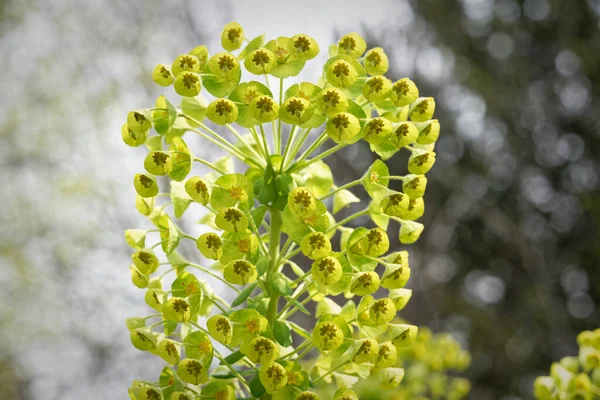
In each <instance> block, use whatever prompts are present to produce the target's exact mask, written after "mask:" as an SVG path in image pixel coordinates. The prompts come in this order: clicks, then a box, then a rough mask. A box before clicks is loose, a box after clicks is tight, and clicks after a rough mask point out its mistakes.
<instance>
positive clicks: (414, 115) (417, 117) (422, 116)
mask: <svg viewBox="0 0 600 400" xmlns="http://www.w3.org/2000/svg"><path fill="white" fill-rule="evenodd" d="M434 111H435V100H434V99H433V97H420V98H418V99H417V100H416V101H415V102H414V103H412V104H411V105H410V110H409V112H408V115H409V117H410V119H411V120H413V121H415V122H423V121H427V120H430V119H431V117H433V113H434Z"/></svg>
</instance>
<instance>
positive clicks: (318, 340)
mask: <svg viewBox="0 0 600 400" xmlns="http://www.w3.org/2000/svg"><path fill="white" fill-rule="evenodd" d="M312 338H313V343H314V344H315V346H316V347H317V348H318V349H319V350H321V351H331V350H335V349H337V348H338V347H340V346H341V345H342V343H344V332H343V331H342V328H341V327H340V326H338V325H337V324H336V323H335V322H333V321H323V322H318V323H317V325H315V328H314V329H313V333H312Z"/></svg>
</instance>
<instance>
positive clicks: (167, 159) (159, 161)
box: [144, 151, 173, 175]
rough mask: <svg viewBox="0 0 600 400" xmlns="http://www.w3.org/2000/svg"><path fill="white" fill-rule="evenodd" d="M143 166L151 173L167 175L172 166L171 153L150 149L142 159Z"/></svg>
mask: <svg viewBox="0 0 600 400" xmlns="http://www.w3.org/2000/svg"><path fill="white" fill-rule="evenodd" d="M144 168H145V169H146V171H148V172H149V173H151V174H153V175H167V174H168V173H169V172H171V170H172V168H173V161H172V159H171V155H170V154H169V153H168V152H166V151H151V152H150V153H148V154H147V155H146V158H145V159H144Z"/></svg>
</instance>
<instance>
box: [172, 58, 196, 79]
mask: <svg viewBox="0 0 600 400" xmlns="http://www.w3.org/2000/svg"><path fill="white" fill-rule="evenodd" d="M171 72H172V73H173V75H175V76H177V75H179V74H180V73H182V72H200V61H199V60H198V58H197V57H196V56H194V55H192V54H181V55H179V56H177V58H176V59H175V61H173V64H172V65H171Z"/></svg>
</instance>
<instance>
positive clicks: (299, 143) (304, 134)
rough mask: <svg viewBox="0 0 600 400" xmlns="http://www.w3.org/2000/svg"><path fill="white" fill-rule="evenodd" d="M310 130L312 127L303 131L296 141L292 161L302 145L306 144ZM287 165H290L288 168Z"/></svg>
mask: <svg viewBox="0 0 600 400" xmlns="http://www.w3.org/2000/svg"><path fill="white" fill-rule="evenodd" d="M310 131H312V128H308V129H305V130H304V132H302V135H301V136H300V139H298V140H296V143H294V147H293V148H292V157H291V159H290V162H291V161H292V160H293V159H294V157H293V156H294V155H296V154H298V152H299V151H300V149H301V148H302V145H303V144H304V142H305V141H306V139H307V138H308V136H309V135H310ZM287 167H288V166H287V165H286V168H287Z"/></svg>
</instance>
